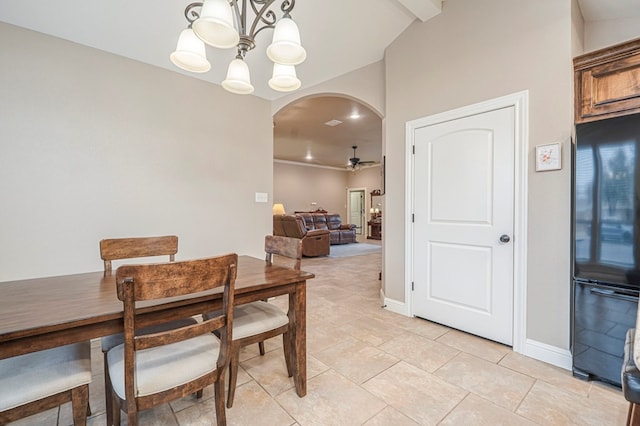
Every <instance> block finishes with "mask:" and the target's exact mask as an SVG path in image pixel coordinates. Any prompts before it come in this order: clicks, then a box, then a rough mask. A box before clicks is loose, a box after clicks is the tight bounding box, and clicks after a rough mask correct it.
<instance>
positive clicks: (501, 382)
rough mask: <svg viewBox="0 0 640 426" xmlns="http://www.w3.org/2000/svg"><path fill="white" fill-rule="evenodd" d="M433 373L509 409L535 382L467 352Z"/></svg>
mask: <svg viewBox="0 0 640 426" xmlns="http://www.w3.org/2000/svg"><path fill="white" fill-rule="evenodd" d="M434 374H435V375H436V376H438V377H441V378H442V379H444V380H446V381H447V382H449V383H452V384H455V385H456V386H459V387H461V388H463V389H466V390H468V391H469V392H472V393H474V394H476V395H479V396H481V397H483V398H485V399H487V400H489V401H491V402H493V403H494V404H496V405H499V406H500V407H504V408H506V409H508V410H511V411H513V410H515V409H516V407H518V404H520V402H521V401H522V400H523V398H524V397H525V395H526V394H527V392H529V389H531V386H533V384H534V382H535V379H533V378H531V377H529V376H526V375H524V374H521V373H518V372H516V371H512V370H509V369H508V368H504V367H500V366H499V365H496V364H493V363H491V362H489V361H486V360H484V359H481V358H477V357H475V356H473V355H469V354H466V353H460V354H458V355H457V356H456V357H455V358H453V359H452V360H451V361H449V362H448V363H446V364H445V365H443V366H442V367H441V368H440V369H438V371H436V372H435V373H434Z"/></svg>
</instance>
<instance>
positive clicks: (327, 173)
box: [273, 162, 380, 221]
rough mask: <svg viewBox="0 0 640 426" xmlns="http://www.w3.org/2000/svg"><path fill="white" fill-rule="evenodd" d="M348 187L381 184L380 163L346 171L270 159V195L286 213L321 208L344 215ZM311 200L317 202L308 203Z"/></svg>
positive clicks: (374, 187) (345, 217)
mask: <svg viewBox="0 0 640 426" xmlns="http://www.w3.org/2000/svg"><path fill="white" fill-rule="evenodd" d="M347 188H365V189H366V190H367V197H366V198H367V208H369V204H368V203H369V195H368V193H369V192H371V191H372V190H373V189H379V188H380V167H367V168H363V169H361V170H359V171H357V172H348V171H343V170H337V169H330V168H324V167H313V166H308V165H302V164H301V165H297V164H291V163H282V162H274V163H273V196H274V197H273V199H274V203H282V204H284V207H285V209H286V211H287V213H293V212H295V211H306V210H315V209H318V208H323V209H325V210H327V211H329V212H332V213H339V214H340V215H341V216H342V218H343V221H346V219H347ZM311 203H316V204H315V205H311Z"/></svg>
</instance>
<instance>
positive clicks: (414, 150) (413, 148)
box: [411, 145, 416, 155]
mask: <svg viewBox="0 0 640 426" xmlns="http://www.w3.org/2000/svg"><path fill="white" fill-rule="evenodd" d="M411 151H412V154H413V155H416V146H415V145H411Z"/></svg>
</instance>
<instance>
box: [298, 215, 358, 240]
mask: <svg viewBox="0 0 640 426" xmlns="http://www.w3.org/2000/svg"><path fill="white" fill-rule="evenodd" d="M296 216H299V217H301V218H302V219H303V220H304V224H305V227H306V228H307V230H309V231H310V230H317V229H327V230H329V233H330V234H329V235H330V237H329V239H330V243H331V244H348V243H355V242H356V226H355V225H346V224H343V223H342V218H341V217H340V215H339V214H337V213H317V212H313V213H297V214H296Z"/></svg>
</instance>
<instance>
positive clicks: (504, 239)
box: [500, 234, 511, 243]
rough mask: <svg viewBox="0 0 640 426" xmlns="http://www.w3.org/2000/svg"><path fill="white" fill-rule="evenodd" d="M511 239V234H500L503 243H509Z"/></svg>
mask: <svg viewBox="0 0 640 426" xmlns="http://www.w3.org/2000/svg"><path fill="white" fill-rule="evenodd" d="M509 241H511V238H509V236H508V235H507V234H502V235H500V242H501V243H508V242H509Z"/></svg>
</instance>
